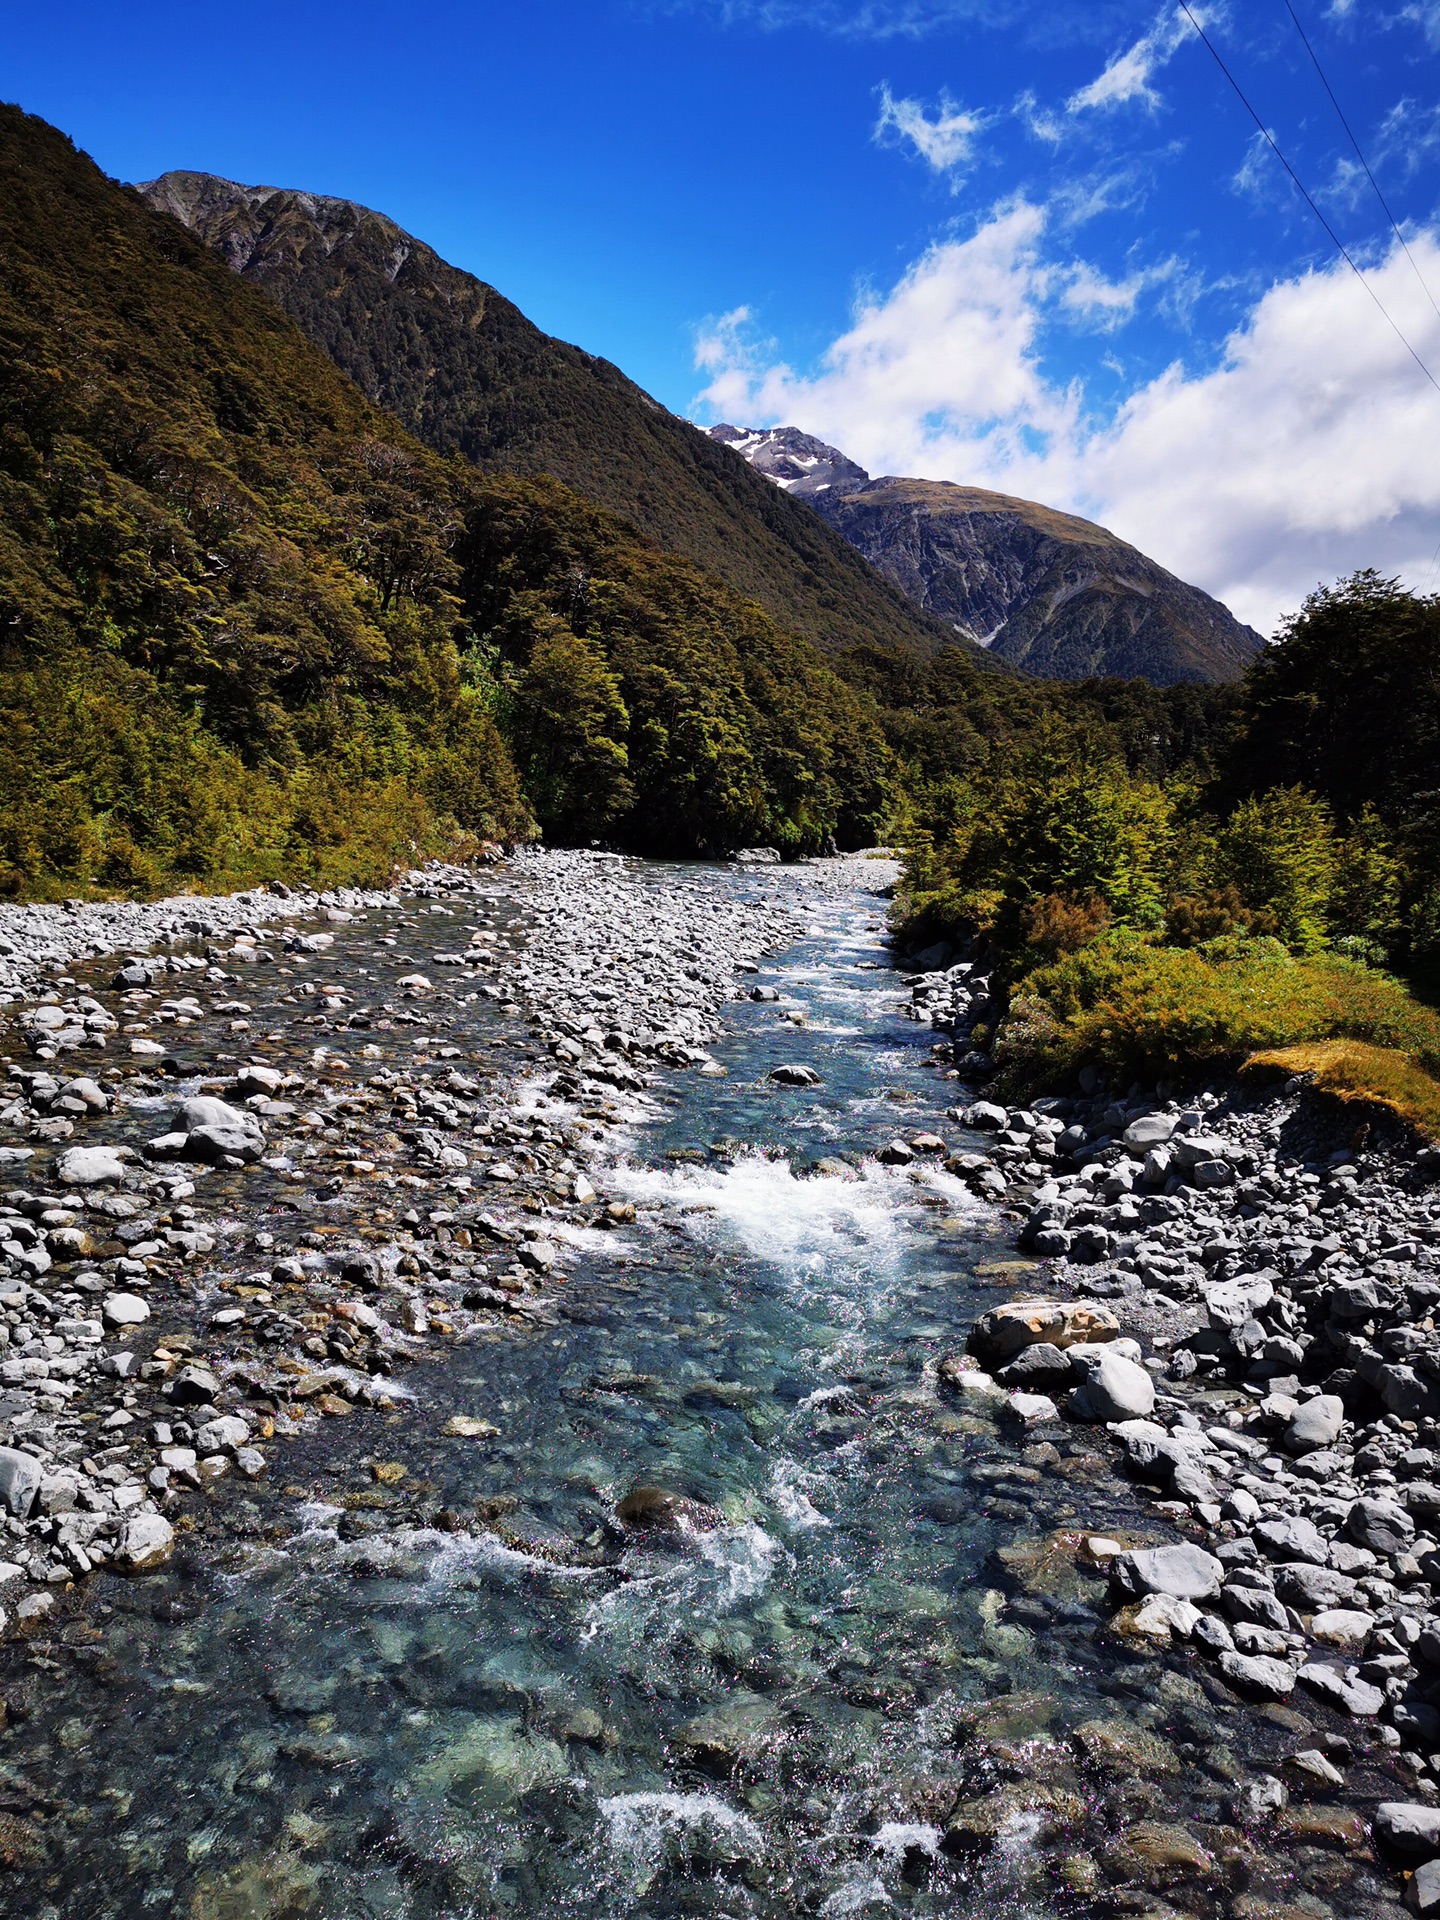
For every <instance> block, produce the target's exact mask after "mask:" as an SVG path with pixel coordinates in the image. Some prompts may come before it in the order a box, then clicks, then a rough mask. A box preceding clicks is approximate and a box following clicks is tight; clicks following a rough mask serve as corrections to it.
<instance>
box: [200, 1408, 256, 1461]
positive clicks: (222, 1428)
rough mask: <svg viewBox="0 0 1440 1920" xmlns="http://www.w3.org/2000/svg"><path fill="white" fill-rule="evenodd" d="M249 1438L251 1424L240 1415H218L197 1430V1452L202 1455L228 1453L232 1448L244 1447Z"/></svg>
mask: <svg viewBox="0 0 1440 1920" xmlns="http://www.w3.org/2000/svg"><path fill="white" fill-rule="evenodd" d="M249 1438H250V1427H249V1424H248V1422H246V1421H244V1420H242V1419H241V1418H240V1416H239V1414H238V1413H222V1414H217V1415H216V1417H215V1419H213V1420H207V1421H206V1422H205V1424H204V1426H203V1427H200V1428H199V1429H197V1431H196V1434H195V1451H196V1452H197V1453H199V1454H201V1455H204V1454H207V1453H228V1452H229V1451H230V1450H231V1448H232V1447H243V1446H244V1445H245V1443H246V1441H247V1440H248V1439H249Z"/></svg>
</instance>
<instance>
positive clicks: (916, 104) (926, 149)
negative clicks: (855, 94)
mask: <svg viewBox="0 0 1440 1920" xmlns="http://www.w3.org/2000/svg"><path fill="white" fill-rule="evenodd" d="M984 127H985V116H984V114H980V113H970V112H967V110H966V109H965V108H964V107H961V106H959V105H957V104H956V102H955V101H954V100H952V99H951V98H950V96H949V94H948V93H942V94H941V96H940V105H939V106H938V108H937V109H936V112H935V118H934V119H933V120H932V119H930V118H929V116H928V115H927V114H926V112H925V107H924V103H923V102H922V101H919V100H897V99H896V98H895V96H894V94H893V93H891V91H890V88H889V86H888V84H887V85H885V86H882V87H881V88H880V118H879V119H878V120H877V121H876V122H875V138H876V139H877V140H884V139H885V137H886V135H887V134H895V135H898V136H899V138H900V139H901V140H908V141H909V142H910V144H911V146H913V147H914V149H915V151H916V152H917V153H918V154H919V155H920V158H921V159H922V160H923V161H924V162H925V163H926V165H927V166H929V167H932V168H933V169H934V170H935V172H936V173H951V174H953V173H956V172H958V171H959V169H960V168H962V167H963V166H965V165H966V164H967V163H968V162H969V160H970V159H971V158H972V156H973V154H974V151H975V141H976V138H977V136H978V135H979V134H980V133H981V132H982V131H983V129H984Z"/></svg>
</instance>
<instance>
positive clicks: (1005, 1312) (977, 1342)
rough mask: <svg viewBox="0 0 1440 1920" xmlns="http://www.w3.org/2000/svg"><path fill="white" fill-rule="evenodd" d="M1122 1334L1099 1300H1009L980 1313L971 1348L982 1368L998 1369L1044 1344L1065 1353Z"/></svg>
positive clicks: (1113, 1338) (1117, 1322) (970, 1344)
mask: <svg viewBox="0 0 1440 1920" xmlns="http://www.w3.org/2000/svg"><path fill="white" fill-rule="evenodd" d="M1119 1334H1120V1322H1119V1321H1118V1320H1117V1319H1116V1318H1115V1315H1114V1314H1113V1313H1112V1312H1111V1311H1110V1309H1109V1308H1108V1307H1103V1306H1101V1305H1100V1303H1099V1302H1098V1301H1096V1300H1007V1301H1006V1302H1005V1304H1004V1305H1003V1306H999V1307H992V1308H991V1309H990V1311H989V1312H988V1313H982V1314H981V1316H980V1318H979V1319H978V1320H977V1321H976V1322H975V1325H974V1326H973V1327H972V1328H971V1330H970V1339H969V1342H968V1345H969V1348H970V1351H971V1353H973V1354H974V1355H975V1357H976V1358H977V1359H978V1360H979V1361H980V1362H981V1363H982V1364H983V1365H985V1366H987V1367H995V1366H1003V1365H1004V1364H1005V1362H1006V1361H1007V1360H1013V1359H1014V1358H1015V1356H1016V1354H1017V1353H1021V1352H1023V1351H1024V1349H1025V1348H1026V1347H1034V1346H1039V1345H1040V1344H1041V1343H1042V1342H1043V1343H1044V1344H1046V1345H1048V1346H1052V1347H1059V1348H1061V1349H1062V1350H1063V1349H1064V1348H1066V1347H1078V1346H1088V1345H1092V1344H1094V1343H1096V1342H1099V1341H1105V1340H1115V1339H1118V1337H1119Z"/></svg>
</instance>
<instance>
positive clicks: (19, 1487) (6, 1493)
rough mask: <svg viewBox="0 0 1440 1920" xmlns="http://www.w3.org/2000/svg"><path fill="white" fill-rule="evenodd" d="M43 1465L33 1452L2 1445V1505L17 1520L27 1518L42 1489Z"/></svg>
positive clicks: (0, 1480) (0, 1478) (0, 1453)
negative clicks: (22, 1451) (24, 1451)
mask: <svg viewBox="0 0 1440 1920" xmlns="http://www.w3.org/2000/svg"><path fill="white" fill-rule="evenodd" d="M40 1479H41V1467H40V1462H39V1461H38V1460H37V1459H36V1458H35V1456H34V1454H33V1453H21V1452H20V1450H19V1448H18V1447H0V1506H3V1507H4V1509H5V1511H6V1512H7V1513H8V1514H10V1515H11V1516H12V1517H13V1518H14V1519H16V1520H27V1519H28V1518H29V1517H30V1509H31V1507H32V1506H34V1504H35V1496H36V1494H37V1493H38V1492H39V1491H40Z"/></svg>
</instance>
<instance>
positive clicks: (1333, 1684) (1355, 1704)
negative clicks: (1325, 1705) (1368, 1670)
mask: <svg viewBox="0 0 1440 1920" xmlns="http://www.w3.org/2000/svg"><path fill="white" fill-rule="evenodd" d="M1296 1678H1297V1679H1298V1680H1299V1682H1300V1684H1301V1685H1302V1686H1304V1687H1308V1688H1309V1689H1310V1691H1311V1693H1318V1694H1319V1696H1320V1698H1321V1699H1322V1700H1328V1701H1329V1702H1330V1704H1331V1706H1333V1707H1339V1708H1340V1709H1341V1710H1342V1711H1343V1712H1345V1713H1349V1714H1353V1715H1354V1716H1355V1717H1356V1718H1357V1719H1367V1718H1369V1717H1370V1716H1371V1715H1373V1714H1377V1713H1379V1711H1380V1709H1381V1708H1382V1707H1383V1706H1384V1705H1385V1695H1384V1694H1383V1693H1382V1692H1381V1691H1380V1689H1379V1687H1373V1686H1371V1684H1370V1682H1369V1681H1368V1680H1361V1679H1358V1678H1356V1679H1351V1678H1349V1677H1348V1676H1347V1675H1346V1674H1343V1673H1341V1672H1340V1671H1339V1669H1338V1668H1336V1667H1327V1666H1326V1665H1325V1664H1324V1662H1323V1661H1320V1660H1307V1661H1306V1663H1305V1665H1304V1666H1302V1667H1301V1669H1300V1671H1299V1673H1298V1674H1297V1675H1296Z"/></svg>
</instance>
